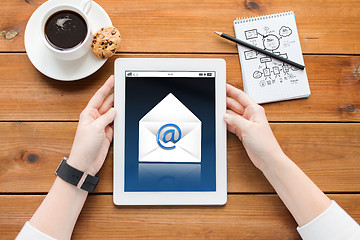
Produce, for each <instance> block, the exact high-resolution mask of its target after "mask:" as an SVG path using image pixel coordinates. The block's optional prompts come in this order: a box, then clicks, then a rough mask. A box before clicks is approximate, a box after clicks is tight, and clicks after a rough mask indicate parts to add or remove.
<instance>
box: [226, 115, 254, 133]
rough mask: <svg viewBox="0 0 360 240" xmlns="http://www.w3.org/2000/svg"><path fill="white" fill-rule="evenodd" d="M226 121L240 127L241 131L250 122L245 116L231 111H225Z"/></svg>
mask: <svg viewBox="0 0 360 240" xmlns="http://www.w3.org/2000/svg"><path fill="white" fill-rule="evenodd" d="M224 121H225V122H226V123H227V124H228V125H230V126H232V127H235V128H238V129H239V130H240V131H242V130H243V129H245V128H246V127H247V126H248V124H249V121H248V120H246V119H245V118H243V117H242V116H240V115H238V114H235V113H233V114H231V113H225V115H224Z"/></svg>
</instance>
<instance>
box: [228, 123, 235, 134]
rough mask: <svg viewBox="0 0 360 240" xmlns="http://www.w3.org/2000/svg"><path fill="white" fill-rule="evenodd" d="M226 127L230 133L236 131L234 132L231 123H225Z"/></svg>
mask: <svg viewBox="0 0 360 240" xmlns="http://www.w3.org/2000/svg"><path fill="white" fill-rule="evenodd" d="M226 128H227V130H228V131H229V132H231V133H236V132H235V130H236V128H235V127H234V126H231V125H229V124H226Z"/></svg>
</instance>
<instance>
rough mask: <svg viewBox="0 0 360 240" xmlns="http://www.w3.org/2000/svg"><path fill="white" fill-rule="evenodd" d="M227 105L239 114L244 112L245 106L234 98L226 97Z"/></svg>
mask: <svg viewBox="0 0 360 240" xmlns="http://www.w3.org/2000/svg"><path fill="white" fill-rule="evenodd" d="M226 106H227V107H228V108H230V109H231V110H233V111H234V112H236V113H238V114H241V115H243V114H244V111H245V108H244V107H243V106H241V104H240V103H239V102H238V101H236V100H235V99H233V98H230V97H226Z"/></svg>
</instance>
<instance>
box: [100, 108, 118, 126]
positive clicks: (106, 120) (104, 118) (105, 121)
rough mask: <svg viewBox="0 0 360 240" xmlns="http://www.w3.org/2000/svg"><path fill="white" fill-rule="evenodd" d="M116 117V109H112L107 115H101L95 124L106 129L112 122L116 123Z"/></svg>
mask: <svg viewBox="0 0 360 240" xmlns="http://www.w3.org/2000/svg"><path fill="white" fill-rule="evenodd" d="M115 116H116V110H115V108H110V109H109V111H107V112H106V113H105V114H103V115H101V116H100V117H99V118H98V119H96V120H95V123H96V124H98V125H99V126H100V128H101V129H105V127H106V126H107V125H109V124H110V123H111V122H112V121H114V119H115Z"/></svg>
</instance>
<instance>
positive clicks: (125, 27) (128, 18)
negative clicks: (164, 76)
mask: <svg viewBox="0 0 360 240" xmlns="http://www.w3.org/2000/svg"><path fill="white" fill-rule="evenodd" d="M43 2H45V0H39V1H33V0H29V1H23V0H2V1H1V3H0V16H1V17H0V19H1V20H0V32H1V36H0V51H6V52H8V51H11V52H12V51H24V50H25V49H24V43H23V38H24V30H25V26H26V23H27V21H28V19H29V18H30V16H31V14H32V13H33V12H34V11H35V9H36V8H37V7H38V6H40V4H42V3H43ZM97 2H98V3H99V4H100V5H101V6H102V7H103V8H104V9H105V10H106V11H107V12H108V14H109V16H110V17H111V19H112V21H113V24H114V25H115V26H116V27H118V28H119V29H120V31H121V33H122V36H123V42H122V45H121V48H120V51H121V52H179V53H180V52H191V53H199V52H200V53H204V52H207V53H212V52H218V53H236V51H237V49H236V47H235V45H234V44H233V43H228V42H225V41H224V40H222V39H220V38H219V37H217V36H215V35H214V34H213V31H214V30H218V31H223V32H226V33H229V34H233V32H234V30H233V24H232V23H233V20H234V19H235V18H237V17H250V16H259V15H263V14H272V13H278V12H282V11H288V10H293V11H294V12H295V14H296V22H297V27H298V32H299V37H300V42H301V46H302V50H303V52H304V53H346V54H358V53H360V40H359V33H360V21H359V20H360V16H359V14H358V9H360V2H359V1H358V0H347V1H341V2H339V1H337V0H327V1H313V0H303V1H287V0H252V1H250V0H241V1H238V0H228V1H226V2H224V1H222V0H207V1H192V0H173V1H163V0H151V1H149V0H139V1H121V2H119V1H114V0H98V1H97Z"/></svg>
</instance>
